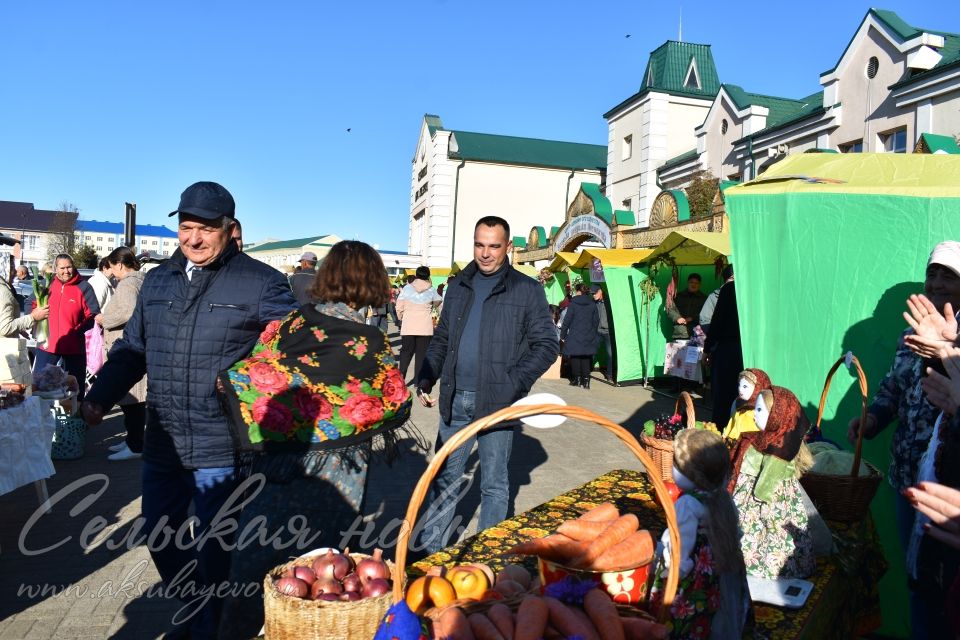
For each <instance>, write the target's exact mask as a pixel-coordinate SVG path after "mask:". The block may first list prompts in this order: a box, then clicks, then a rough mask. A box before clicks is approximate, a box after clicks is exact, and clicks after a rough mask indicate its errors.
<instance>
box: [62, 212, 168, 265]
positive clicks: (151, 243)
mask: <svg viewBox="0 0 960 640" xmlns="http://www.w3.org/2000/svg"><path fill="white" fill-rule="evenodd" d="M73 238H74V242H75V243H76V244H77V246H82V245H89V246H91V247H93V249H94V250H95V251H96V252H97V255H98V256H100V257H101V258H102V257H104V256H106V255H108V254H109V253H110V252H111V251H113V250H114V249H116V248H117V247H120V246H123V241H124V224H123V223H122V222H106V221H103V220H77V226H76V229H75V230H74V232H73ZM179 246H180V242H179V240H178V239H177V232H176V231H174V230H172V229H168V228H167V227H164V226H160V225H154V224H138V225H137V230H136V234H135V235H134V245H133V247H131V248H132V249H133V251H134V252H135V253H143V252H145V251H149V252H151V253H153V254H156V255H158V256H171V255H173V252H174V251H176V250H177V247H179Z"/></svg>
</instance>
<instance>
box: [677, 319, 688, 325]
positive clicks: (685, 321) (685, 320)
mask: <svg viewBox="0 0 960 640" xmlns="http://www.w3.org/2000/svg"><path fill="white" fill-rule="evenodd" d="M677 324H687V319H686V318H677Z"/></svg>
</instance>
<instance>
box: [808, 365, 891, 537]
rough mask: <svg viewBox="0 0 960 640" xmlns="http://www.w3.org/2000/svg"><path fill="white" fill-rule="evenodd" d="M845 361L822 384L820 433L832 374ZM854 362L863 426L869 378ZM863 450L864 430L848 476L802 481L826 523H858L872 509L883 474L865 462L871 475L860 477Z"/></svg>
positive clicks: (812, 477)
mask: <svg viewBox="0 0 960 640" xmlns="http://www.w3.org/2000/svg"><path fill="white" fill-rule="evenodd" d="M845 360H846V356H845V355H844V356H840V359H839V360H837V361H836V362H835V363H834V365H833V367H832V368H831V369H830V372H829V373H828V374H827V380H826V382H824V384H823V393H822V394H820V407H819V409H817V431H818V432H819V431H820V422H821V421H822V420H823V408H824V405H825V404H826V402H827V392H828V391H830V382H831V381H832V380H833V374H835V373H836V372H837V369H838V368H839V367H840V365H841V364H843V363H844V361H845ZM850 360H851V363H852V364H853V365H854V367H855V368H856V371H857V378H858V380H859V382H860V395H861V403H860V424H861V425H863V424H866V421H867V399H868V395H867V376H866V374H864V373H863V369H862V368H861V367H860V361H859V360H857V357H856V356H853V355H851V357H850ZM862 447H863V431H862V430H861V431H860V434H859V436H858V437H857V447H856V450H855V452H854V454H853V467H852V468H851V469H850V475H848V476H835V475H825V474H820V473H810V472H807V473H805V474H804V475H803V476H802V477H801V478H800V484H802V485H803V488H804V489H805V490H806V492H807V494H808V495H809V496H810V499H811V500H812V501H813V504H814V505H816V507H817V510H818V511H819V512H820V515H822V516H823V517H824V518H826V519H827V520H836V521H838V522H857V521H859V520H862V519H863V518H864V516H866V514H867V511H868V510H869V509H870V502H871V501H872V500H873V496H874V495H876V493H877V488H878V487H879V486H880V481H881V480H882V479H883V474H882V473H881V472H880V470H879V469H877V468H876V467H875V466H873V465H872V464H870V463H869V462H867V461H866V460H864V461H863V462H864V464H865V465H866V466H867V469H868V470H869V471H870V474H869V475H866V476H862V477H861V476H860V475H859V474H858V473H857V471H858V469H859V468H860V450H861V448H862Z"/></svg>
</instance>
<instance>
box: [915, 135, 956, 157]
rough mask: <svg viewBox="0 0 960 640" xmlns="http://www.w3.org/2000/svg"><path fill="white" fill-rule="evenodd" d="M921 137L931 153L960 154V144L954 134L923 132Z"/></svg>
mask: <svg viewBox="0 0 960 640" xmlns="http://www.w3.org/2000/svg"><path fill="white" fill-rule="evenodd" d="M920 138H921V139H922V140H923V143H924V145H926V147H927V149H929V150H930V153H937V152H938V151H939V152H941V153H949V154H960V145H958V144H957V140H956V139H955V138H953V137H952V136H941V135H937V134H935V133H922V134H920Z"/></svg>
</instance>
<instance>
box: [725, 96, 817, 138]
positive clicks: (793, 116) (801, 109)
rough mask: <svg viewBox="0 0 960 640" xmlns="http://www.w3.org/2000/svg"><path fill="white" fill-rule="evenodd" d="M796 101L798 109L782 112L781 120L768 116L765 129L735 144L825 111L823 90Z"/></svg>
mask: <svg viewBox="0 0 960 640" xmlns="http://www.w3.org/2000/svg"><path fill="white" fill-rule="evenodd" d="M796 103H797V106H796V109H794V110H793V111H792V112H789V111H786V112H784V113H782V114H781V119H780V120H779V121H776V122H771V120H770V117H769V116H768V117H767V126H765V127H764V128H763V129H760V130H759V131H755V132H753V133H751V134H749V135H746V136H744V137H742V138H740V140H735V141H734V142H733V144H734V145H737V144H739V143H740V142H741V141H743V140H747V139H749V138H757V137H759V136H761V135H765V134H767V133H770V132H771V131H773V130H775V129H782V128H784V127H786V126H787V125H790V124H793V123H795V122H799V121H800V120H804V119H806V118H809V117H811V116H815V115H818V114H821V113H823V112H824V111H825V109H824V108H823V91H818V92H817V93H812V94H810V95H809V96H807V97H806V98H801V99H800V100H797V101H796Z"/></svg>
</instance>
